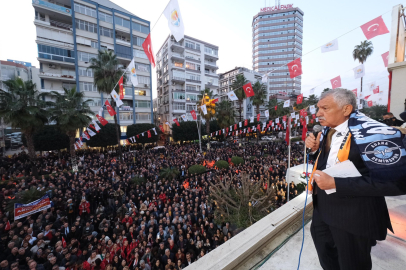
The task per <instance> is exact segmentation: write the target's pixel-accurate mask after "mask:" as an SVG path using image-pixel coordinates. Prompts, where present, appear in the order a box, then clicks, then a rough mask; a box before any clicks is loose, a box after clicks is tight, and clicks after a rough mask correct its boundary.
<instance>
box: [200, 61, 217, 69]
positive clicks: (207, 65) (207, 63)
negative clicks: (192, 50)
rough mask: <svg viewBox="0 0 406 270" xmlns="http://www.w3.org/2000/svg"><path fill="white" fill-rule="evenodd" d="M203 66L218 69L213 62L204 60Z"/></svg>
mask: <svg viewBox="0 0 406 270" xmlns="http://www.w3.org/2000/svg"><path fill="white" fill-rule="evenodd" d="M204 65H205V66H206V67H208V68H214V69H218V68H219V67H218V66H217V65H216V62H215V61H208V60H204Z"/></svg>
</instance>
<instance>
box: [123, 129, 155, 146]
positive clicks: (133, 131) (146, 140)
mask: <svg viewBox="0 0 406 270" xmlns="http://www.w3.org/2000/svg"><path fill="white" fill-rule="evenodd" d="M152 128H155V130H156V133H157V135H155V132H154V131H153V130H151V138H148V136H147V133H146V131H147V130H150V129H152ZM142 132H145V133H144V136H142V135H140V136H139V137H138V138H137V137H136V138H135V140H136V142H137V143H142V144H143V145H144V144H146V143H156V142H157V141H158V140H159V136H160V134H161V133H162V132H161V130H160V129H159V128H158V127H156V126H155V125H154V124H133V125H129V126H127V138H131V137H133V136H136V135H138V134H140V133H142Z"/></svg>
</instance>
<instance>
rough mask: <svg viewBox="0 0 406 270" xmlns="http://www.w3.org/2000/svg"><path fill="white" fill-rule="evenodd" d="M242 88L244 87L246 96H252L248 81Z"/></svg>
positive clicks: (252, 92) (252, 91)
mask: <svg viewBox="0 0 406 270" xmlns="http://www.w3.org/2000/svg"><path fill="white" fill-rule="evenodd" d="M242 88H243V89H244V92H245V95H246V96H247V98H249V97H252V96H254V90H252V85H251V83H250V82H249V83H247V84H245V85H243V86H242Z"/></svg>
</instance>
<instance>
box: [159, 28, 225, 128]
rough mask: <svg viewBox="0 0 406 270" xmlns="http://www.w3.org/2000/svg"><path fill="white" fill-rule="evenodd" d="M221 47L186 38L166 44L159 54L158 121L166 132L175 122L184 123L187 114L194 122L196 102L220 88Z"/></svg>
mask: <svg viewBox="0 0 406 270" xmlns="http://www.w3.org/2000/svg"><path fill="white" fill-rule="evenodd" d="M218 59H219V57H218V46H216V45H213V44H210V43H207V42H204V41H201V40H198V39H196V38H193V37H190V36H186V35H185V37H184V39H182V40H181V41H179V42H176V41H175V39H174V38H173V37H172V36H168V38H167V39H166V40H165V41H164V43H163V45H162V46H161V48H160V49H159V51H158V53H157V54H156V62H157V66H156V72H157V95H158V96H157V106H158V110H157V113H158V121H159V124H162V125H163V127H164V129H165V132H167V133H170V129H169V127H168V126H167V125H164V123H165V122H169V123H170V125H172V124H173V123H174V122H173V119H174V118H177V119H178V120H179V121H181V120H180V119H181V116H182V115H183V114H186V117H187V118H188V120H192V119H193V118H192V115H191V114H190V111H191V110H195V111H196V110H197V106H196V101H197V99H198V95H199V94H200V91H201V90H204V89H206V88H209V89H210V90H212V91H213V93H215V92H216V89H217V88H218V85H219V84H218V74H217V69H218V66H217V63H216V62H217V60H218Z"/></svg>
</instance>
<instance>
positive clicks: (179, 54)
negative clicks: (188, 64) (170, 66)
mask: <svg viewBox="0 0 406 270" xmlns="http://www.w3.org/2000/svg"><path fill="white" fill-rule="evenodd" d="M172 57H177V58H184V55H183V54H181V53H175V52H173V53H172Z"/></svg>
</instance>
